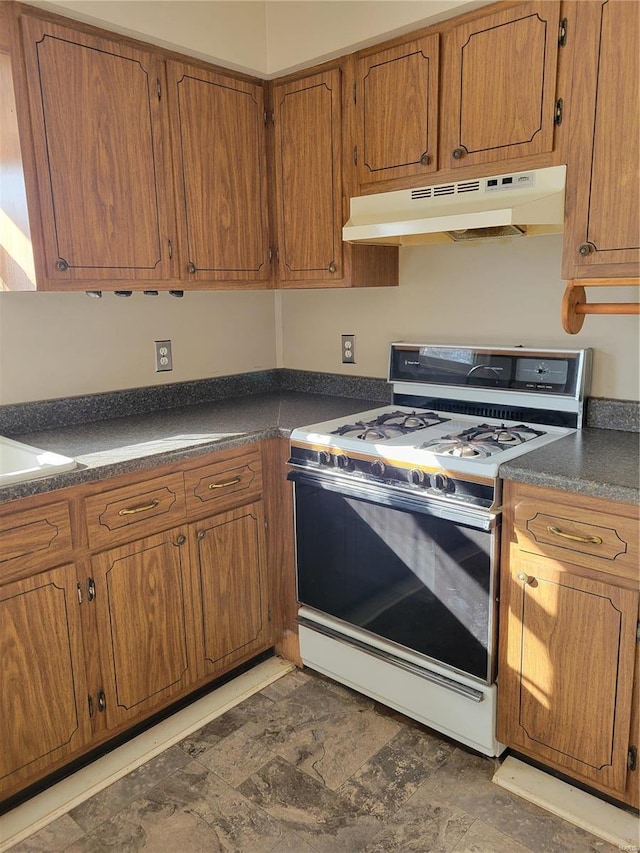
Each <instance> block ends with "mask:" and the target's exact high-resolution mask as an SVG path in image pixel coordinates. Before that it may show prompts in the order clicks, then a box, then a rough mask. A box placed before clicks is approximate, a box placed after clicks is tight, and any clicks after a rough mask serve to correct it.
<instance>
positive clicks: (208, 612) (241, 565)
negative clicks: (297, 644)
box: [190, 502, 272, 675]
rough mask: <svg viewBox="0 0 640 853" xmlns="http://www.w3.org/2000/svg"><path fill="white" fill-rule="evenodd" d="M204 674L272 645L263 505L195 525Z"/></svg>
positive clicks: (196, 597) (193, 540) (192, 532)
mask: <svg viewBox="0 0 640 853" xmlns="http://www.w3.org/2000/svg"><path fill="white" fill-rule="evenodd" d="M190 535H191V545H192V551H193V554H194V571H193V582H194V592H193V596H194V602H195V605H196V631H197V633H198V635H199V641H198V648H199V649H200V667H201V673H202V674H203V675H204V674H206V673H215V672H216V669H219V668H220V665H221V664H225V663H226V664H228V663H230V662H231V661H240V660H241V659H247V658H248V657H250V656H251V654H256V653H257V652H259V651H262V650H263V649H264V648H267V647H268V646H269V645H270V644H271V642H272V629H271V624H270V622H269V592H270V590H269V584H268V579H267V567H266V550H265V539H264V510H263V506H262V503H261V502H258V503H253V504H249V505H248V506H245V507H241V508H239V509H235V510H231V511H230V512H226V513H221V514H219V515H216V516H214V517H213V518H209V519H204V520H203V521H201V522H197V523H195V524H193V525H191V529H190Z"/></svg>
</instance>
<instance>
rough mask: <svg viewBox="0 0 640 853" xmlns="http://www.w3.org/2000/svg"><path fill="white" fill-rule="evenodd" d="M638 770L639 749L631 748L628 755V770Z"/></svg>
mask: <svg viewBox="0 0 640 853" xmlns="http://www.w3.org/2000/svg"><path fill="white" fill-rule="evenodd" d="M637 769H638V749H637V747H635V746H630V747H629V752H628V753H627V770H637Z"/></svg>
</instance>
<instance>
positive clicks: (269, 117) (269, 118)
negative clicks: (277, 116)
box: [263, 110, 275, 124]
mask: <svg viewBox="0 0 640 853" xmlns="http://www.w3.org/2000/svg"><path fill="white" fill-rule="evenodd" d="M263 118H264V123H265V124H275V122H274V120H273V110H265V111H264V115H263Z"/></svg>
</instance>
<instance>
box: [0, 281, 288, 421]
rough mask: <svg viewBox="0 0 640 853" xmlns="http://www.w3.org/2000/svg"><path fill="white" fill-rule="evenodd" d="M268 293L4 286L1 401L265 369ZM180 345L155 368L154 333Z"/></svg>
mask: <svg viewBox="0 0 640 853" xmlns="http://www.w3.org/2000/svg"><path fill="white" fill-rule="evenodd" d="M273 303H274V297H273V293H271V292H260V291H258V292H246V293H235V292H234V293H189V294H185V296H184V298H183V299H178V298H175V297H172V296H169V294H168V293H161V294H159V295H158V296H144V295H143V294H142V293H134V294H133V296H130V297H128V298H124V297H118V296H115V294H113V293H105V294H104V296H103V297H102V299H91V298H89V297H88V296H86V295H85V294H84V293H0V405H2V404H8V403H21V402H26V401H31V400H44V399H51V398H56V397H67V396H74V395H78V394H88V393H97V392H100V391H113V390H116V389H120V388H136V387H141V386H145V385H159V384H164V383H168V382H180V381H185V380H188V379H202V378H206V377H209V376H225V375H227V374H231V373H242V372H244V371H252V370H263V369H268V368H271V367H273V366H274V365H275V361H276V355H275V341H276V332H275V320H274V310H273ZM167 338H168V339H170V340H171V341H172V343H173V362H174V369H173V371H172V372H170V373H169V372H167V373H156V372H155V364H154V358H155V357H154V341H155V340H165V339H167Z"/></svg>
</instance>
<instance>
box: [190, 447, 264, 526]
mask: <svg viewBox="0 0 640 853" xmlns="http://www.w3.org/2000/svg"><path fill="white" fill-rule="evenodd" d="M184 480H185V489H186V493H187V512H188V513H189V515H190V516H194V515H202V513H203V510H207V509H209V510H213V511H214V512H218V511H223V510H226V509H228V508H230V507H232V506H238V505H239V504H242V503H245V502H246V501H249V500H254V499H255V498H257V497H259V496H260V495H261V494H262V460H261V458H260V454H259V453H258V452H249V453H244V454H242V455H239V456H235V457H233V458H232V459H226V460H225V461H223V462H215V463H213V464H212V465H204V466H202V467H201V468H194V469H193V470H192V471H186V472H185V475H184Z"/></svg>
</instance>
